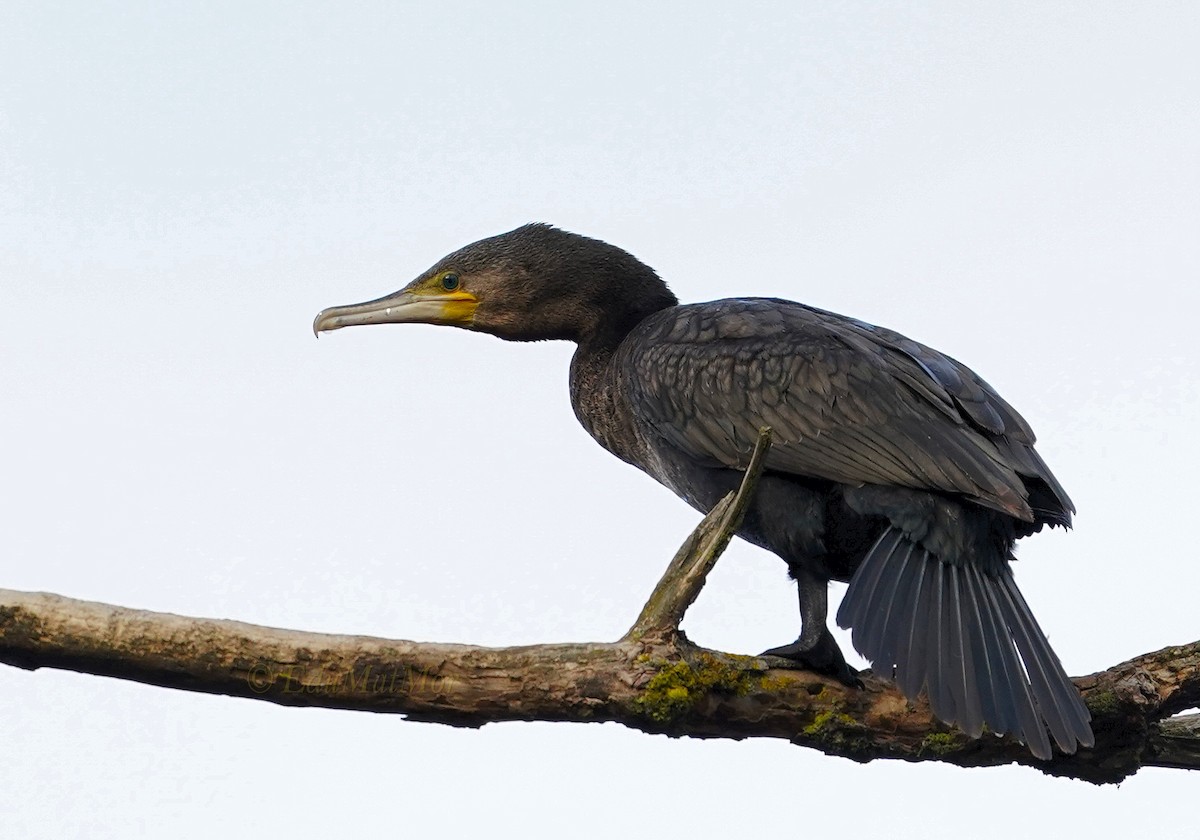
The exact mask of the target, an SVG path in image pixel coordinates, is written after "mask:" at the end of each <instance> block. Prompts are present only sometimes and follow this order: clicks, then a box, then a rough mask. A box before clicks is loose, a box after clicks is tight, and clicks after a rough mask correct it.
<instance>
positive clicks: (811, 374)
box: [313, 224, 1093, 758]
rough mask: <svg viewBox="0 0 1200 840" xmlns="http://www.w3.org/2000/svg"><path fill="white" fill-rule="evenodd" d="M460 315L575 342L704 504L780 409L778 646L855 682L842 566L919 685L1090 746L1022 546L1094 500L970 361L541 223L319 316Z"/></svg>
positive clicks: (628, 418)
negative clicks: (682, 276)
mask: <svg viewBox="0 0 1200 840" xmlns="http://www.w3.org/2000/svg"><path fill="white" fill-rule="evenodd" d="M408 322H418V323H429V324H446V325H449V326H456V327H464V328H466V329H471V330H478V331H482V332H487V333H491V334H493V335H496V336H499V337H500V338H503V339H507V340H510V341H537V340H545V339H561V340H566V341H574V342H575V343H576V344H577V345H578V349H577V350H576V352H575V355H574V358H573V359H572V361H571V374H570V387H571V404H572V406H573V407H574V409H575V415H576V416H577V417H578V418H579V421H580V423H582V424H583V426H584V428H585V429H587V430H588V432H589V433H591V435H592V437H594V438H595V439H596V440H597V441H598V442H599V443H600V444H601V445H602V446H603V447H604V448H605V449H607V450H608V451H609V452H612V453H613V454H614V455H616V456H617V457H618V458H621V459H622V460H624V461H626V462H628V463H630V464H633V465H634V466H636V467H638V468H640V469H642V470H645V471H646V472H647V473H649V474H650V475H651V476H653V477H654V478H655V479H657V480H658V481H660V482H661V483H662V484H664V485H666V486H667V487H669V488H670V489H671V490H673V491H675V493H677V494H678V495H679V496H680V497H682V498H683V499H684V500H685V501H686V502H688V503H689V504H691V505H692V506H693V507H695V508H697V509H699V510H701V511H703V512H706V511H708V510H709V509H710V508H711V507H712V506H713V505H714V504H716V502H717V501H718V500H719V499H720V498H721V497H722V496H724V495H725V494H726V493H727V492H729V491H730V490H731V489H733V488H734V487H735V486H736V485H737V483H738V481H739V479H740V471H741V470H743V469H744V468H745V467H746V466H747V463H748V459H749V455H750V452H751V451H752V449H753V445H754V442H755V440H756V438H757V434H758V429H759V428H760V427H761V426H770V427H771V429H772V430H773V431H774V444H773V446H772V447H771V449H770V451H769V452H768V455H767V460H766V470H765V472H764V474H763V476H762V478H761V480H760V482H759V484H758V488H757V491H756V494H755V497H754V500H753V501H752V503H751V506H750V509H749V511H748V513H747V515H746V518H745V521H744V524H743V525H742V527H741V530H740V531H739V532H738V533H739V536H741V537H743V538H744V539H746V540H749V541H750V542H751V543H754V544H755V545H758V546H762V547H763V548H766V549H768V550H770V551H772V552H774V553H776V554H778V555H779V556H780V557H781V558H782V559H783V560H784V561H785V562H786V563H787V565H788V569H789V571H790V573H791V576H792V577H793V578H794V579H795V581H796V583H797V587H798V590H799V596H800V615H801V622H802V623H801V633H800V636H799V638H798V639H796V641H795V642H793V643H791V644H789V645H785V646H783V647H779V648H774V649H772V650H770V651H767V653H769V654H775V655H778V656H783V657H787V658H789V659H792V660H794V661H795V662H797V663H800V664H802V665H804V666H806V667H810V668H814V669H816V670H820V671H823V672H825V673H829V674H833V675H835V676H837V677H839V678H840V679H842V680H843V681H845V682H847V683H851V684H854V683H855V682H856V677H855V672H854V671H853V669H851V668H850V667H849V666H848V665H847V664H846V661H845V659H844V658H843V656H842V653H841V651H840V649H839V648H838V646H837V643H836V641H835V640H834V638H833V636H832V634H831V633H830V631H829V629H828V627H827V626H826V611H827V590H828V583H829V581H830V580H841V581H849V584H850V586H849V589H848V590H847V592H846V595H845V598H844V599H843V601H842V606H841V609H840V610H839V611H838V615H837V620H838V623H839V624H840V625H841V626H842V627H849V628H851V629H852V631H853V634H852V639H853V642H854V646H855V647H856V648H857V649H858V650H859V651H860V652H861V653H862V654H863V656H865V657H866V658H867V659H868V660H870V661H871V662H872V663H873V665H874V667H875V670H876V671H877V672H879V673H882V674H883V675H885V676H892V675H894V678H895V680H896V682H897V683H898V685H899V687H900V689H901V690H902V691H903V692H904V694H905V695H906V696H908V697H909V698H916V697H917V695H918V694H919V693H920V692H921V690H922V689H924V690H925V691H926V693H927V694H928V697H929V702H930V706H931V708H932V710H933V712H934V714H936V715H937V716H938V717H939V718H941V719H942V720H944V721H946V722H947V723H956V724H957V725H958V726H959V727H961V728H962V729H963V730H964V731H965V732H966V733H968V734H969V735H971V736H973V737H979V736H980V735H981V734H982V733H983V729H984V726H985V725H986V726H987V727H988V729H990V730H991V731H992V732H995V733H1008V734H1011V735H1013V736H1014V737H1016V738H1018V739H1019V740H1021V741H1023V742H1024V743H1025V744H1027V745H1028V747H1029V749H1030V750H1031V752H1032V753H1033V754H1034V755H1035V756H1037V757H1039V758H1049V757H1050V755H1051V747H1050V740H1049V738H1048V737H1047V730H1049V734H1050V736H1052V737H1053V739H1054V742H1055V743H1056V744H1057V745H1058V748H1059V749H1060V750H1061V751H1063V752H1065V753H1072V752H1074V751H1075V749H1076V747H1077V746H1078V745H1083V746H1085V747H1087V746H1091V745H1092V743H1093V735H1092V731H1091V726H1090V723H1089V721H1090V715H1089V714H1088V711H1087V708H1086V707H1085V706H1084V704H1083V702H1082V700H1081V698H1080V696H1079V693H1078V692H1077V691H1076V689H1075V686H1074V685H1073V684H1072V683H1071V681H1070V679H1069V678H1068V677H1067V675H1066V673H1065V672H1064V671H1063V668H1062V665H1061V664H1060V663H1059V660H1058V657H1057V656H1056V655H1055V653H1054V652H1053V651H1052V650H1051V649H1050V645H1049V643H1048V642H1047V640H1046V637H1045V635H1044V634H1043V633H1042V631H1041V629H1040V628H1039V627H1038V624H1037V622H1036V620H1035V619H1034V617H1033V614H1032V613H1031V612H1030V610H1029V607H1028V606H1027V605H1026V603H1025V599H1024V598H1023V597H1022V596H1021V593H1020V592H1019V591H1018V590H1017V587H1016V584H1015V582H1014V580H1013V576H1012V571H1011V569H1010V567H1009V564H1010V561H1011V560H1012V559H1013V558H1012V549H1013V545H1014V542H1015V541H1016V540H1017V539H1018V538H1020V537H1024V536H1027V535H1029V534H1032V533H1034V532H1036V531H1039V530H1041V528H1042V526H1044V525H1050V526H1056V525H1060V526H1063V527H1069V526H1070V524H1071V514H1072V513H1073V512H1074V510H1075V508H1074V505H1073V504H1072V503H1071V500H1070V498H1069V497H1068V496H1067V493H1066V491H1065V490H1063V488H1062V486H1061V485H1060V484H1059V483H1058V481H1057V479H1055V477H1054V475H1053V474H1052V473H1051V472H1050V469H1049V468H1048V467H1047V466H1046V464H1045V462H1044V461H1043V460H1042V459H1041V457H1040V456H1039V455H1038V454H1037V452H1036V451H1034V448H1033V443H1034V435H1033V432H1032V430H1031V429H1030V428H1029V425H1028V424H1027V423H1026V422H1025V421H1024V420H1023V419H1022V418H1021V416H1020V415H1019V414H1017V412H1016V411H1015V410H1013V408H1012V407H1011V406H1009V404H1008V403H1007V402H1005V401H1004V400H1003V399H1002V398H1001V397H1000V395H999V394H997V393H996V392H995V391H994V390H993V389H992V388H991V387H990V386H989V385H988V384H987V383H986V382H984V381H983V380H982V379H981V378H979V377H978V376H977V375H976V374H975V373H973V372H972V371H971V370H969V369H968V368H967V367H966V366H964V365H962V364H961V363H959V362H958V361H956V360H954V359H952V358H950V357H949V356H946V355H943V354H941V353H939V352H937V351H936V350H933V349H931V348H929V347H925V346H924V345H921V344H918V343H917V342H915V341H912V340H910V339H908V338H905V337H904V336H902V335H900V334H898V333H895V332H892V331H891V330H887V329H883V328H882V327H876V326H872V325H870V324H867V323H864V322H862V321H857V320H854V319H852V318H846V317H844V316H841V315H836V314H834V313H832V312H825V311H822V310H820V309H815V308H813V307H810V306H805V305H803V304H800V303H792V302H790V301H785V300H776V299H770V298H735V299H730V300H719V301H713V302H711V303H697V304H688V305H680V304H679V302H678V300H677V299H676V297H675V295H674V294H672V293H671V291H670V290H669V289H668V288H667V286H666V284H665V283H664V282H663V281H662V280H661V279H659V277H658V275H657V274H656V273H655V272H654V270H653V269H651V268H650V267H649V266H646V265H645V264H643V263H642V262H640V261H639V260H637V259H636V258H634V257H633V256H632V255H630V254H628V253H627V252H625V251H623V250H621V249H620V248H617V247H616V246H613V245H609V244H608V243H606V242H601V241H599V240H596V239H589V238H587V237H583V236H579V235H577V234H573V233H568V232H566V231H563V230H560V229H557V228H554V227H551V226H549V225H545V224H529V225H525V226H524V227H520V228H517V229H516V230H513V231H510V232H508V233H504V234H501V235H499V236H493V237H490V238H487V239H483V240H480V241H479V242H475V243H473V244H471V245H467V246H466V247H464V248H462V249H460V250H458V251H455V252H454V253H452V254H450V255H449V256H446V257H444V258H443V259H441V260H439V261H438V262H437V264H435V265H434V266H433V267H432V268H430V269H429V270H428V271H425V272H424V273H423V274H421V275H420V276H419V277H417V279H416V280H414V281H413V282H411V283H409V284H408V285H407V286H405V287H404V288H403V289H401V290H400V291H398V292H396V293H394V294H391V295H388V296H386V297H382V298H379V299H378V300H373V301H369V302H367V303H360V304H356V305H352V306H340V307H334V308H332V309H326V310H325V311H323V312H321V313H320V314H319V315H318V316H317V318H316V320H315V321H314V323H313V330H314V332H317V333H320V332H322V331H329V330H336V329H340V328H342V327H348V326H353V325H356V324H376V323H408Z"/></svg>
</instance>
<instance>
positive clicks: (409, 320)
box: [313, 289, 479, 336]
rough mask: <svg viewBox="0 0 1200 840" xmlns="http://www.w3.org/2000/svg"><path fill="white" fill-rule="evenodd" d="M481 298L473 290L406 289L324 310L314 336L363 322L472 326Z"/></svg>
mask: <svg viewBox="0 0 1200 840" xmlns="http://www.w3.org/2000/svg"><path fill="white" fill-rule="evenodd" d="M478 304H479V301H478V300H477V299H476V298H475V296H474V295H473V294H471V293H470V292H466V291H462V290H458V291H453V292H444V293H441V294H429V293H424V294H422V293H418V292H414V291H410V290H407V289H402V290H401V291H399V292H396V293H395V294H391V295H387V296H386V297H381V298H379V299H378V300H369V301H367V302H366V303H354V304H351V305H349V306H333V307H330V308H329V309H325V310H322V311H321V312H320V313H318V314H317V317H316V319H315V320H314V321H313V335H316V336H320V334H321V333H323V332H331V331H332V330H340V329H341V328H342V327H354V326H358V325H359V324H445V325H448V326H454V327H470V326H471V324H472V321H473V320H474V316H475V307H476V306H478Z"/></svg>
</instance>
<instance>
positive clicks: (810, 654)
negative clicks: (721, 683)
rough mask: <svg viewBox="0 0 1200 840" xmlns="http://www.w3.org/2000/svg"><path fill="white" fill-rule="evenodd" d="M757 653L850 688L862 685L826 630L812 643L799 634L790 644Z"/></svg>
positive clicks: (855, 672) (856, 673)
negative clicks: (826, 677) (834, 680)
mask: <svg viewBox="0 0 1200 840" xmlns="http://www.w3.org/2000/svg"><path fill="white" fill-rule="evenodd" d="M759 655H760V656H778V657H779V658H780V659H787V660H789V661H790V662H794V663H796V665H797V666H799V667H800V668H804V669H805V670H808V671H815V672H817V673H818V674H826V675H828V676H831V677H833V678H834V679H836V680H837V681H838V682H841V683H843V684H845V685H848V686H850V687H851V688H862V687H863V683H862V680H860V679H859V678H858V671H856V670H854V669H853V668H851V667H850V666H849V665H847V664H846V658H845V657H844V656H842V649H841V648H839V647H838V644H837V642H836V641H834V638H833V634H832V633H830V632H829V631H828V630H826V631H825V632H824V633H822V634H821V635H820V636H819V637H818V638H817V640H816V641H815V642H813V643H806V640H805V639H804V637H803V636H801V637H800V638H799V639H796V641H794V642H792V643H791V644H790V645H783V646H781V647H774V648H771V649H770V650H764V651H763V652H762V653H761V654H759Z"/></svg>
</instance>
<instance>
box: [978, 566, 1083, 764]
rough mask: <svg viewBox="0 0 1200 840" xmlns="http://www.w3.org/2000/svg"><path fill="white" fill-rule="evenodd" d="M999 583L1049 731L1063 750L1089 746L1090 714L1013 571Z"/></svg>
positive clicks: (1015, 636)
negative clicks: (1013, 575)
mask: <svg viewBox="0 0 1200 840" xmlns="http://www.w3.org/2000/svg"><path fill="white" fill-rule="evenodd" d="M1001 584H1002V587H1001V589H1000V593H1001V595H1002V596H1003V597H1004V599H1005V606H1007V607H1008V615H1009V616H1011V620H1010V625H1009V629H1010V630H1011V631H1013V638H1014V639H1015V640H1016V643H1017V648H1018V649H1019V650H1020V651H1021V659H1023V660H1024V661H1025V663H1026V670H1027V671H1028V672H1029V676H1030V678H1031V680H1032V681H1033V690H1034V696H1035V697H1037V700H1038V705H1039V706H1041V707H1042V709H1041V710H1042V716H1043V717H1044V718H1045V719H1046V722H1047V723H1048V724H1049V726H1050V734H1051V735H1053V736H1054V740H1055V742H1056V743H1057V744H1058V747H1059V749H1061V750H1063V751H1064V752H1072V751H1074V749H1075V743H1076V741H1078V742H1079V743H1081V744H1083V746H1085V747H1090V746H1092V744H1093V743H1094V738H1093V735H1092V727H1091V723H1090V722H1091V714H1089V712H1088V710H1087V707H1086V706H1084V705H1083V703H1082V702H1081V701H1080V699H1079V692H1078V691H1077V690H1076V689H1075V686H1074V684H1073V683H1072V682H1071V680H1070V678H1069V677H1068V676H1067V674H1066V672H1065V671H1063V667H1062V663H1061V662H1059V660H1058V656H1056V655H1055V653H1054V651H1053V650H1051V649H1050V643H1049V642H1048V641H1047V640H1046V634H1045V633H1043V632H1042V628H1041V627H1039V626H1038V623H1037V619H1035V618H1034V617H1033V613H1032V612H1031V611H1030V609H1029V605H1028V604H1027V603H1026V602H1025V597H1024V596H1023V595H1022V594H1021V591H1020V590H1019V589H1017V584H1016V581H1014V580H1013V578H1012V575H1005V576H1004V577H1003V578H1002V579H1001Z"/></svg>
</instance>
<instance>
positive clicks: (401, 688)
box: [0, 430, 1200, 782]
mask: <svg viewBox="0 0 1200 840" xmlns="http://www.w3.org/2000/svg"><path fill="white" fill-rule="evenodd" d="M768 445H769V433H768V432H766V431H765V430H764V433H763V435H762V437H761V438H760V441H759V444H758V446H757V447H756V449H755V456H754V458H753V459H752V461H751V466H750V468H749V469H748V470H747V476H746V478H745V480H744V481H743V482H742V486H741V488H740V489H739V490H738V492H737V494H731V496H729V497H727V498H726V499H724V500H722V502H721V503H720V504H719V505H718V506H717V507H716V508H715V509H714V510H713V511H712V513H710V514H709V515H708V516H707V517H705V519H704V521H703V522H702V523H701V524H700V526H699V527H698V528H697V529H696V531H695V532H694V533H693V534H692V535H691V536H690V537H689V538H688V540H687V541H686V542H685V544H684V546H683V548H681V549H680V552H679V554H677V555H676V557H675V559H674V560H673V561H672V563H671V566H670V568H669V569H668V571H667V573H666V574H664V576H663V578H662V580H661V581H660V582H659V584H658V586H657V587H656V589H655V591H654V593H653V594H652V595H651V597H650V599H649V601H648V602H647V604H646V606H645V608H644V609H643V610H642V613H641V615H640V616H639V618H638V620H637V621H636V622H635V623H634V625H633V627H632V628H631V629H630V631H629V632H628V633H627V634H626V635H625V636H624V637H623V638H622V639H621V640H620V641H618V642H614V643H607V644H606V643H584V644H551V645H531V646H525V647H508V648H485V647H476V646H472V645H447V644H432V643H417V642H408V641H398V640H390V639H380V638H374V637H370V636H339V635H329V634H321V633H307V632H301V631H297V630H280V629H275V628H270V627H259V626H256V625H252V624H243V623H241V622H236V621H220V620H213V619H199V618H186V617H181V616H176V615H169V614H165V613H153V612H145V611H141V610H131V609H127V608H123V607H115V606H110V605H107V604H98V603H92V602H87V601H78V600H73V599H70V598H64V597H62V596H59V595H50V594H44V593H24V592H15V591H11V590H0V662H4V663H7V664H9V665H15V666H17V667H21V668H27V669H36V668H42V667H48V668H65V669H68V670H73V671H80V672H83V673H89V674H98V675H102V676H110V677H117V678H119V679H127V680H136V681H138V682H143V683H147V684H150V685H157V686H162V687H165V688H178V689H185V690H188V691H199V692H205V693H209V694H227V695H231V696H235V697H245V698H252V699H258V700H267V701H270V702H273V703H278V704H281V705H287V706H323V707H327V708H337V709H353V710H361V711H373V712H390V713H398V714H403V715H406V716H407V717H408V718H410V719H412V720H417V721H429V722H437V723H444V724H450V725H454V726H482V725H483V724H485V723H490V722H496V721H512V720H553V721H579V722H583V721H616V722H619V723H623V724H625V725H626V726H629V727H632V728H635V729H640V730H643V731H645V732H656V733H665V734H668V735H673V736H684V735H688V736H692V737H701V738H718V737H719V738H735V739H740V738H747V737H769V738H786V739H788V740H790V741H792V742H793V743H796V744H799V745H801V746H807V747H812V748H814V749H818V750H821V751H822V752H825V753H827V754H830V755H840V756H844V757H847V758H851V759H853V760H855V761H871V760H873V759H877V758H899V759H904V760H908V761H926V760H937V761H945V762H949V763H952V764H957V765H959V766H963V767H978V766H994V765H1000V764H1009V763H1018V764H1025V765H1029V766H1032V767H1036V768H1037V769H1039V770H1042V771H1043V772H1045V773H1050V774H1053V775H1059V776H1067V777H1072V778H1077V779H1084V780H1087V781H1091V782H1116V781H1120V780H1121V779H1123V778H1125V777H1127V776H1129V775H1131V774H1133V773H1135V772H1137V770H1138V769H1140V768H1141V767H1173V768H1186V769H1200V715H1197V714H1188V715H1181V716H1179V717H1174V718H1172V717H1171V716H1172V715H1177V714H1178V713H1180V712H1183V711H1186V710H1188V709H1190V708H1193V707H1196V706H1200V642H1194V643H1192V644H1189V645H1183V646H1180V647H1173V648H1165V649H1163V650H1161V651H1157V652H1155V653H1149V654H1146V655H1144V656H1140V657H1137V658H1136V659H1133V660H1130V661H1129V662H1125V663H1122V664H1120V665H1117V666H1114V667H1113V668H1110V669H1108V670H1107V671H1103V672H1100V673H1098V674H1092V675H1091V676H1088V677H1082V678H1077V679H1076V680H1075V683H1076V685H1078V686H1079V688H1080V690H1081V691H1082V692H1083V696H1084V700H1085V702H1086V703H1087V705H1088V708H1089V709H1090V710H1091V712H1092V717H1093V721H1092V724H1093V729H1094V730H1095V733H1096V746H1095V747H1094V748H1092V749H1084V750H1080V751H1079V752H1078V753H1077V754H1076V755H1073V756H1062V755H1056V756H1055V757H1054V758H1053V759H1051V760H1050V761H1039V760H1038V759H1035V758H1033V757H1032V756H1031V755H1030V754H1029V752H1028V750H1027V749H1026V748H1025V747H1024V746H1022V745H1020V744H1018V743H1016V742H1015V741H1013V740H1011V739H1008V738H998V737H994V736H988V735H985V736H984V737H983V738H981V739H978V740H972V739H970V738H968V737H967V736H965V735H963V734H962V733H960V732H958V731H957V730H954V729H952V728H950V727H947V726H946V725H944V724H942V723H941V722H940V721H938V720H937V719H936V718H934V717H933V715H932V714H931V713H930V711H929V707H928V704H926V703H925V702H924V701H921V702H919V703H916V704H913V703H910V702H908V701H907V700H906V699H905V698H904V696H903V695H902V694H900V692H899V691H898V690H897V689H896V688H895V686H894V685H892V684H891V683H890V682H887V681H884V680H881V679H879V678H877V677H874V676H872V675H870V674H869V673H867V674H864V675H862V676H863V682H864V685H865V688H863V689H853V688H848V687H846V686H844V685H842V684H841V683H839V682H837V681H835V680H832V679H829V678H826V677H822V676H820V675H817V674H812V673H809V672H806V671H799V670H787V669H780V668H775V669H772V668H771V667H770V663H769V662H768V661H767V660H765V659H763V658H761V657H750V656H735V655H732V654H727V653H721V652H719V651H713V650H707V649H704V648H701V647H698V646H696V645H694V644H692V643H691V642H690V641H688V639H687V638H686V636H685V635H684V634H683V633H682V632H680V631H679V630H678V625H679V621H680V620H681V619H682V617H683V613H684V611H685V610H686V609H687V607H688V606H689V605H690V604H691V603H692V602H693V601H694V600H695V598H696V596H697V594H698V593H699V591H700V588H701V587H702V586H703V583H704V577H705V575H707V573H708V571H709V570H710V569H711V568H712V566H713V564H714V563H715V562H716V560H717V557H718V556H719V555H720V553H721V551H722V550H723V549H724V547H725V545H726V544H727V543H728V542H729V539H730V538H731V536H732V535H733V533H734V531H735V530H736V528H737V525H738V522H739V521H740V517H741V512H742V511H743V510H744V507H745V504H746V502H747V500H748V499H749V497H750V494H751V493H752V492H753V488H754V483H755V481H756V479H757V476H758V474H759V472H760V471H761V465H762V457H763V455H764V454H765V452H766V448H767V446H768ZM773 661H774V660H772V662H773Z"/></svg>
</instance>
